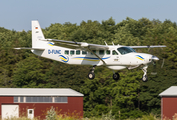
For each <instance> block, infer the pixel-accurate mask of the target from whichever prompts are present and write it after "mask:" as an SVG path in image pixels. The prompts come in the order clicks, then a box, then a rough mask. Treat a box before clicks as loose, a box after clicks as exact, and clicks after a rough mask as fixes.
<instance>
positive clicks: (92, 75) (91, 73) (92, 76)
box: [88, 65, 96, 80]
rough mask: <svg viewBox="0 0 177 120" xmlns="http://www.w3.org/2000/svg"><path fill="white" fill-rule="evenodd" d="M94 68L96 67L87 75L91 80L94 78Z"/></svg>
mask: <svg viewBox="0 0 177 120" xmlns="http://www.w3.org/2000/svg"><path fill="white" fill-rule="evenodd" d="M95 67H96V65H94V66H93V68H92V69H91V70H90V72H89V74H88V78H89V79H91V80H92V79H94V78H95V74H94V70H95Z"/></svg>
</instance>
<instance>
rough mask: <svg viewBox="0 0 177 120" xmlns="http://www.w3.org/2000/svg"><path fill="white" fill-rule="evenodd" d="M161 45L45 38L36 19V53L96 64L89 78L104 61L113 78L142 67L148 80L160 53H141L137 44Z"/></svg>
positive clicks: (33, 28)
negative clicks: (134, 44)
mask: <svg viewBox="0 0 177 120" xmlns="http://www.w3.org/2000/svg"><path fill="white" fill-rule="evenodd" d="M156 47H166V46H165V45H157V46H122V45H114V44H113V45H107V44H106V45H98V44H90V43H86V42H75V41H66V40H56V39H45V37H44V35H43V33H42V30H41V27H40V25H39V22H38V21H32V48H15V49H30V50H31V51H32V52H33V53H34V54H36V55H38V56H41V57H45V58H49V59H52V60H56V61H59V62H63V63H67V64H72V65H92V66H93V68H92V69H91V71H90V72H89V74H88V78H89V79H94V78H95V74H94V70H95V67H96V66H101V65H104V66H106V67H108V68H109V69H111V70H113V79H114V80H118V79H119V73H118V72H114V71H118V70H122V69H126V68H127V69H134V68H137V67H141V69H142V70H143V72H144V74H143V77H142V80H143V81H147V80H148V77H147V68H148V65H149V64H150V63H152V62H153V61H157V60H159V58H157V57H156V56H153V55H151V54H146V53H137V52H136V51H135V50H134V49H133V48H156Z"/></svg>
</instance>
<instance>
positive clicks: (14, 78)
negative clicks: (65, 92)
mask: <svg viewBox="0 0 177 120" xmlns="http://www.w3.org/2000/svg"><path fill="white" fill-rule="evenodd" d="M42 30H43V33H44V36H45V37H46V38H52V39H61V40H70V41H78V42H88V43H93V44H102V45H104V44H105V43H104V41H106V42H107V43H108V44H112V42H113V43H114V44H115V45H117V44H120V45H131V46H133V45H166V46H167V47H166V48H163V49H161V48H154V49H136V51H137V52H145V53H150V54H153V55H156V56H158V57H159V58H160V59H161V60H160V61H159V63H157V64H156V66H155V67H154V66H153V65H151V66H149V68H148V76H149V80H148V81H147V82H145V83H144V82H142V81H141V77H142V75H143V72H142V71H141V70H140V69H139V68H137V69H133V70H121V71H119V73H120V76H121V78H120V80H118V81H115V80H113V79H112V71H111V70H109V69H108V68H105V67H96V69H95V74H96V77H95V79H94V80H89V79H88V78H87V74H88V72H89V70H90V69H91V67H92V66H76V65H67V64H64V63H60V62H57V61H53V60H49V59H46V58H41V57H38V56H36V55H34V54H32V53H31V52H30V50H14V49H13V48H15V47H31V46H32V45H31V44H32V43H31V31H21V32H18V31H15V30H8V29H5V28H3V27H0V87H2V88H5V87H6V88H7V87H13V88H72V89H74V90H76V91H79V92H81V93H83V94H84V116H85V117H91V116H101V115H102V113H103V114H106V113H108V112H109V111H110V110H111V111H112V114H113V115H115V117H116V118H120V119H124V118H137V117H141V116H142V115H144V114H149V113H154V114H157V115H160V103H161V102H160V99H161V98H160V97H159V96H158V94H159V93H161V92H162V91H164V90H165V89H167V88H168V87H170V86H172V85H173V86H174V85H177V74H176V72H177V69H176V68H177V49H176V48H177V25H176V23H175V22H171V21H170V20H165V21H164V22H161V21H159V20H155V19H154V20H149V19H147V18H141V19H139V20H134V19H131V18H129V17H127V18H126V19H125V20H123V21H122V22H120V23H117V24H116V23H115V21H114V19H113V18H112V17H111V18H109V19H108V20H105V21H102V22H101V23H100V22H98V21H91V20H88V21H82V22H81V23H80V25H77V24H71V23H69V22H66V23H64V24H60V23H55V24H51V25H50V26H49V27H46V28H45V29H42ZM162 60H165V62H164V63H163V64H164V65H163V67H162ZM154 70H155V71H156V72H157V74H155V75H152V74H151V73H152V72H153V71H154Z"/></svg>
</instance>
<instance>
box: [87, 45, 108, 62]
mask: <svg viewBox="0 0 177 120" xmlns="http://www.w3.org/2000/svg"><path fill="white" fill-rule="evenodd" d="M87 49H88V51H90V52H91V53H92V54H93V55H95V56H96V57H97V58H99V59H100V60H101V61H102V62H103V64H104V65H106V63H105V61H104V60H102V59H101V58H100V57H99V56H98V55H97V54H95V53H94V52H93V51H92V50H91V49H90V48H89V47H87Z"/></svg>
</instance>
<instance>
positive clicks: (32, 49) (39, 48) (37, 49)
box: [14, 47, 45, 50]
mask: <svg viewBox="0 0 177 120" xmlns="http://www.w3.org/2000/svg"><path fill="white" fill-rule="evenodd" d="M14 49H16V50H21V49H26V50H45V49H44V48H25V47H22V48H14Z"/></svg>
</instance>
